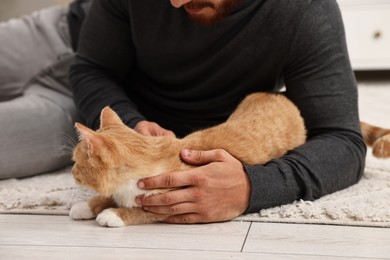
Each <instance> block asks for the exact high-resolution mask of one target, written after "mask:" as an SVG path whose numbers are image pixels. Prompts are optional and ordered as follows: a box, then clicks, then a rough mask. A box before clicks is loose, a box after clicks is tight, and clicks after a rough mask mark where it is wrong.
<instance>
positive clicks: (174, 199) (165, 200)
mask: <svg viewBox="0 0 390 260" xmlns="http://www.w3.org/2000/svg"><path fill="white" fill-rule="evenodd" d="M192 193H193V192H192V191H191V188H187V189H178V190H173V191H168V192H165V193H160V194H156V195H152V196H139V197H137V199H136V202H137V203H138V204H139V205H142V206H167V205H175V204H177V203H183V202H192V201H193V197H194V196H193V194H192Z"/></svg>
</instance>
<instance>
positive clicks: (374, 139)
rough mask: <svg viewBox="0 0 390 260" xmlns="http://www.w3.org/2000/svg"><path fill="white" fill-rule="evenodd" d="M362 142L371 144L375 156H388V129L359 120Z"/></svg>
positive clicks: (389, 142)
mask: <svg viewBox="0 0 390 260" xmlns="http://www.w3.org/2000/svg"><path fill="white" fill-rule="evenodd" d="M360 127H361V129H362V135H363V138H364V142H365V143H366V144H367V145H368V146H372V153H373V154H374V156H375V157H379V158H390V129H385V128H381V127H378V126H373V125H370V124H367V123H364V122H360Z"/></svg>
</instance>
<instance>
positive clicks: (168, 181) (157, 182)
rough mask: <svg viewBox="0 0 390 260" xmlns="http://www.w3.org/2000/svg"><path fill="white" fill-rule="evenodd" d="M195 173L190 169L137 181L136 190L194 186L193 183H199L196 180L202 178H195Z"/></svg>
mask: <svg viewBox="0 0 390 260" xmlns="http://www.w3.org/2000/svg"><path fill="white" fill-rule="evenodd" d="M193 171H194V172H193ZM195 171H196V169H190V170H186V171H178V172H170V173H165V174H161V175H157V176H154V177H151V178H146V179H143V180H140V181H138V188H140V189H144V190H153V189H166V188H182V187H186V186H191V185H195V184H194V182H195V183H196V182H197V181H200V180H198V178H202V176H197V175H196V173H195Z"/></svg>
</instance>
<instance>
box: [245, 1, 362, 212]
mask: <svg viewBox="0 0 390 260" xmlns="http://www.w3.org/2000/svg"><path fill="white" fill-rule="evenodd" d="M284 79H285V83H286V88H287V96H288V97H289V98H290V99H291V100H292V101H293V102H294V103H295V104H296V105H297V106H298V108H299V109H300V111H301V114H302V116H303V118H304V120H305V125H306V127H307V130H308V140H307V142H306V144H305V145H303V146H301V147H299V148H298V149H295V150H294V151H291V152H290V153H288V154H287V155H286V156H284V157H283V158H281V159H279V160H274V161H272V162H270V163H268V164H266V165H264V166H255V167H246V171H247V172H248V174H249V176H250V179H251V183H252V195H251V202H250V207H249V209H248V210H247V212H257V211H259V210H260V209H263V208H267V207H272V206H278V205H281V204H286V203H290V202H292V201H294V200H297V199H304V200H315V199H318V198H320V197H322V196H324V195H326V194H329V193H332V192H335V191H338V190H341V189H344V188H346V187H348V186H350V185H352V184H355V183H356V182H357V181H358V180H359V179H360V177H361V176H362V174H363V170H364V158H365V153H366V148H365V145H364V142H363V139H362V137H361V135H360V126H359V116H358V106H357V87H356V83H355V78H354V76H353V72H352V69H351V66H350V62H349V58H348V52H347V48H346V43H345V34H344V28H343V23H342V19H341V14H340V12H339V9H338V6H337V4H336V2H335V1H313V3H312V4H311V6H310V8H309V9H308V10H307V11H306V13H305V14H304V16H303V17H302V19H301V23H300V24H299V27H298V28H297V33H296V37H295V40H294V42H292V45H291V49H290V55H289V57H288V60H287V65H286V70H285V74H284Z"/></svg>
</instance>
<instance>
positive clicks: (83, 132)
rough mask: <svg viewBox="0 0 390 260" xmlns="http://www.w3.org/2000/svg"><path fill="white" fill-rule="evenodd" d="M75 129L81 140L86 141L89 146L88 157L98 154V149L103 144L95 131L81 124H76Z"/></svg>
mask: <svg viewBox="0 0 390 260" xmlns="http://www.w3.org/2000/svg"><path fill="white" fill-rule="evenodd" d="M75 127H76V130H77V132H78V134H79V140H80V141H81V140H85V142H86V143H87V145H88V155H89V156H92V155H93V154H94V153H96V150H97V148H98V147H99V145H100V144H101V140H100V138H99V137H98V136H97V133H96V132H95V131H93V130H91V129H89V128H88V127H86V126H84V125H82V124H80V123H76V124H75Z"/></svg>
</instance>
